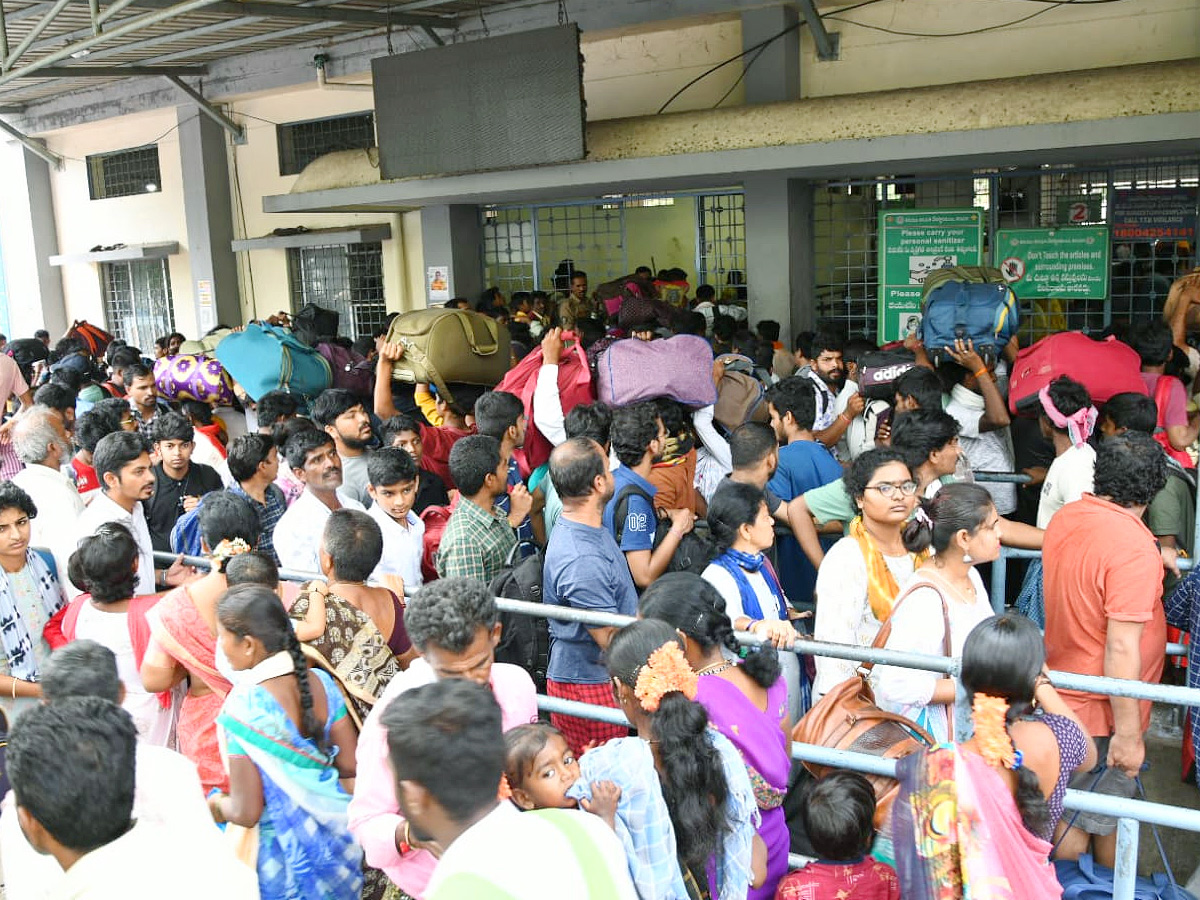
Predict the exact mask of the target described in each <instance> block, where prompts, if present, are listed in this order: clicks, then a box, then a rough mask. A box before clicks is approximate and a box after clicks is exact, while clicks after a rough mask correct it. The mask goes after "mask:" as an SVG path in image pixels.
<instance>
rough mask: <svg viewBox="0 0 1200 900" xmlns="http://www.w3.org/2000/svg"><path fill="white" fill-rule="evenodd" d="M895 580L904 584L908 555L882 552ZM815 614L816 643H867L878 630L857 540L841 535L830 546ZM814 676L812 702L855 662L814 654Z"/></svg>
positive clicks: (909, 561) (819, 579)
mask: <svg viewBox="0 0 1200 900" xmlns="http://www.w3.org/2000/svg"><path fill="white" fill-rule="evenodd" d="M883 561H884V564H885V565H886V566H887V567H888V571H889V572H891V573H892V577H893V578H895V579H896V584H898V585H902V584H907V583H908V580H909V579H910V578H911V577H912V574H913V569H914V566H913V557H912V555H911V554H909V553H905V554H904V555H903V556H884V558H883ZM816 597H817V616H816V622H815V624H814V626H813V635H814V637H815V638H816V639H817V640H818V641H831V642H833V643H836V644H851V645H853V646H856V647H869V646H871V644H872V643H873V642H874V640H875V637H876V635H878V634H879V627H880V626H879V620H878V619H876V618H875V614H874V613H873V612H871V603H870V601H869V600H868V599H867V563H866V560H864V559H863V555H862V550H860V549H859V546H858V541H856V540H855V539H854V538H852V537H844V538H842V539H841V540H839V541H838V542H837V543H836V544H834V545H833V546H832V547H830V548H829V552H828V553H826V554H825V560H824V562H822V563H821V568H820V569H819V570H818V571H817V588H816ZM816 663H817V678H816V681H815V682H813V691H812V693H813V701H814V702H815V701H816V700H817V699H818V697H819V696H821V695H824V694H826V693H828V691H829V690H830V688H833V687H836V686H837V685H838V684H840V683H841V682H843V681H845V680H846V679H847V678H849V677H851V676H852V675H853V674H854V673H855V670H856V669H857V668H858V663H857V662H855V661H852V660H848V659H833V658H832V657H828V656H818V657H816Z"/></svg>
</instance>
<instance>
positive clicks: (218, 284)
mask: <svg viewBox="0 0 1200 900" xmlns="http://www.w3.org/2000/svg"><path fill="white" fill-rule="evenodd" d="M175 112H176V116H177V117H178V120H179V161H180V165H181V166H182V168H183V212H184V220H185V222H186V224H187V250H188V261H189V263H190V265H191V272H192V298H193V303H194V305H195V316H196V319H195V321H196V325H197V332H198V334H197V336H199V335H201V334H204V333H205V332H206V331H208V330H209V329H210V328H212V327H214V326H215V325H217V323H221V324H224V325H240V324H242V321H243V316H242V304H241V293H240V290H239V287H238V269H237V256H236V255H235V254H234V252H233V249H232V247H231V244H232V242H233V239H234V233H233V202H232V200H231V197H230V191H229V157H228V153H227V151H226V144H225V142H226V140H228V138H227V135H226V132H225V130H224V129H223V128H221V126H220V125H218V124H217V123H216V122H214V121H212V119H210V118H208V116H204V115H199V114H198V112H199V111H198V108H197V107H196V106H195V105H192V104H188V105H186V106H179V107H177V108H176V110H175Z"/></svg>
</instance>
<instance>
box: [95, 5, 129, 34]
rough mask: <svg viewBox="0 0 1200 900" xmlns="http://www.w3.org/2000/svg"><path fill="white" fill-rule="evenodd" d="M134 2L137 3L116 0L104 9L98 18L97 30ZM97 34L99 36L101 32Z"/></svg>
mask: <svg viewBox="0 0 1200 900" xmlns="http://www.w3.org/2000/svg"><path fill="white" fill-rule="evenodd" d="M134 2H136V0H116V2H115V3H110V4H109V5H108V6H106V7H105V8H104V10H103V11H102V12H101V13H100V14H99V15H98V16H96V26H97V28H99V26H100V25H103V24H104V23H105V22H107V21H108V20H109V19H111V18H112V17H113V16H115V15H116V14H117V13H119V12H120V11H121V10H123V9H124V8H125V7H127V6H130V5H131V4H133V3H134ZM96 33H97V34H99V33H100V32H99V31H97V32H96Z"/></svg>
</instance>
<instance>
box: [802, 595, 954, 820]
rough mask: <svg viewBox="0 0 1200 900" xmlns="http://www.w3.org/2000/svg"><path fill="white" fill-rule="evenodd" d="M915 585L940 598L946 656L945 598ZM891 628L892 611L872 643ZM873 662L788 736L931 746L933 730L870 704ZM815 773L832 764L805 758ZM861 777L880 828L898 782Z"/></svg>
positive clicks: (912, 748) (894, 751) (877, 750)
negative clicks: (870, 791) (870, 790)
mask: <svg viewBox="0 0 1200 900" xmlns="http://www.w3.org/2000/svg"><path fill="white" fill-rule="evenodd" d="M919 587H922V588H924V587H930V588H933V590H935V591H937V594H938V597H939V598H941V601H942V622H943V625H944V627H945V637H944V638H943V640H942V649H943V652H944V653H945V655H946V656H947V657H949V656H950V612H949V609H948V608H947V606H946V598H945V597H944V596H942V592H941V591H940V590H938V589H937V587H936V585H932V584H929V583H928V582H922V583H921V584H920V585H919ZM908 594H909V591H905V592H904V593H903V594H901V595H900V597H899V598H898V599H897V600H896V603H895V605H894V606H893V607H892V615H895V614H896V610H897V609H899V608H900V604H901V603H902V602H903V601H904V599H905V598H906V597H907V596H908ZM891 633H892V622H891V617H889V618H888V621H887V622H885V623H884V624H883V626H882V627H881V628H880V629H879V634H877V635H876V636H875V641H874V643H872V644H871V647H872V648H873V649H876V650H880V649H882V648H883V647H884V646H885V645H886V644H887V641H888V637H889V636H890V635H891ZM874 667H875V664H874V663H869V662H864V663H862V664H861V665H859V667H858V671H857V672H856V673H855V675H854V676H853V677H852V678H847V679H846V680H845V681H843V682H842V683H841V684H839V685H837V686H836V687H834V688H832V689H831V690H830V691H829V693H827V694H826V695H825V696H824V697H822V698H821V699H820V700H819V701H818V702H817V704H816V705H815V706H814V707H813V708H812V709H810V710H809V711H808V712H807V713H805V714H804V716H803V717H802V718H801V719H800V721H799V722H797V723H796V727H795V728H793V729H792V740H793V741H797V742H799V743H802V744H815V745H816V746H818V747H827V748H829V749H831V750H851V751H853V752H855V753H866V754H868V755H870V756H878V757H880V758H882V759H900V758H901V757H904V756H908V755H909V754H910V753H916V752H917V751H918V750H924V749H925V748H927V747H932V746H934V745H935V744H936V743H937V741H936V740H935V739H934V737H933V735H932V734H930V733H929V732H928V731H926V730H925V729H924V728H922V727H921V726H920V725H918V724H917V723H916V722H914V721H912V720H911V719H906V718H905V717H904V716H900V715H897V714H896V713H890V712H887V711H886V710H883V709H880V708H879V707H878V706H877V705H876V704H875V692H874V691H873V690H872V689H871V684H870V675H871V670H872V669H873V668H874ZM804 767H805V768H806V769H808V771H809V772H811V773H812V774H813V775H814V776H816V777H817V778H820V777H822V776H823V775H826V774H828V773H829V772H833V771H835V770H836V767H834V766H823V765H819V764H818V763H810V762H806V763H804ZM863 777H864V778H866V779H867V781H869V782H870V783H871V787H873V788H874V789H875V827H876V828H882V827H883V825H884V823H885V822H886V821H887V819H888V816H889V815H890V813H891V809H892V802H893V801H894V800H895V799H896V794H897V793H899V791H900V782H898V781H897V780H896V779H895V778H889V777H887V776H886V775H870V774H867V773H863Z"/></svg>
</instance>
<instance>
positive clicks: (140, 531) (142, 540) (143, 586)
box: [58, 491, 155, 599]
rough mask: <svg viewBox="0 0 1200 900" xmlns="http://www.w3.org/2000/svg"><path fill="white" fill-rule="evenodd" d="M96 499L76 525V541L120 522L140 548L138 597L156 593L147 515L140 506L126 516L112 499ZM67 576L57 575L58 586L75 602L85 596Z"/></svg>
mask: <svg viewBox="0 0 1200 900" xmlns="http://www.w3.org/2000/svg"><path fill="white" fill-rule="evenodd" d="M94 494H95V496H93V497H92V500H91V502H90V503H89V504H88V505H87V509H85V510H84V511H83V514H82V515H80V516H79V520H78V521H77V522H76V524H75V539H76V541H80V540H82V539H83V538H85V537H87V536H88V535H90V534H95V533H96V529H97V528H99V527H100V526H101V525H103V524H104V523H105V522H120V523H121V524H122V525H124V526H125V527H126V528H128V529H129V530H130V531H131V532H132V533H133V539H134V541H135V542H136V543H137V547H138V571H137V578H138V580H137V585H136V586H135V587H134V593H135V596H144V595H146V594H153V593H155V590H154V544H153V543H152V542H151V540H150V527H149V526H148V525H147V524H146V513H145V511H144V510H143V509H142V504H141V502H140V501H139V502H137V503H134V504H133V512H126V511H125V509H124V508H123V507H122V506H120V505H119V504H118V503H117V502H116V501H115V500H112V499H110V498H109V496H108V494H106V493H104V491H95V492H94ZM66 576H67V573H66V572H62V571H60V572H59V573H58V583H59V584H61V585H62V588H63V591H64V592H66V595H67V599H73V598H75V597H78V596H79V595H80V594H82V593H83V591H81V590H80V589H79V588H77V587H75V585H74V584H73V583H72V582H71V579H69V578H67V577H66Z"/></svg>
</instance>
